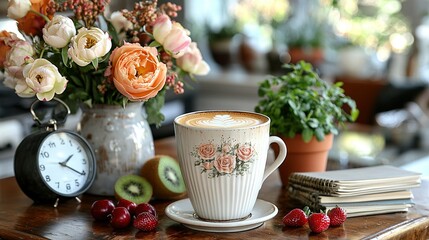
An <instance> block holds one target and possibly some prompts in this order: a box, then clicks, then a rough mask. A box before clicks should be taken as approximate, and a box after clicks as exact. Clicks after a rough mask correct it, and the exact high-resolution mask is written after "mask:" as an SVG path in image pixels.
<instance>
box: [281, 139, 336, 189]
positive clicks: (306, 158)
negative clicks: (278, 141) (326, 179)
mask: <svg viewBox="0 0 429 240" xmlns="http://www.w3.org/2000/svg"><path fill="white" fill-rule="evenodd" d="M280 138H282V139H283V141H284V142H285V143H286V146H287V149H288V153H287V157H286V160H285V161H284V162H283V163H282V165H280V167H279V171H280V178H281V181H282V184H283V186H284V187H286V186H287V184H288V179H289V175H290V174H291V173H292V172H324V171H325V170H326V165H327V162H328V153H329V150H330V149H331V147H332V144H333V140H334V136H333V134H329V135H326V136H325V140H324V141H322V142H319V141H317V139H316V138H313V139H312V140H311V141H310V142H308V143H306V142H304V141H303V140H302V137H301V135H296V136H295V137H294V138H285V137H282V136H280ZM273 150H274V152H275V154H276V156H277V154H278V149H277V148H276V146H275V145H274V146H273Z"/></svg>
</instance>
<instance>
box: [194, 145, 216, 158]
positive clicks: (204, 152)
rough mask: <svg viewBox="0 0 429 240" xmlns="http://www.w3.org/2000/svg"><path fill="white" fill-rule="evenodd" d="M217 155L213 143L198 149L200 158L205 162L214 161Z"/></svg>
mask: <svg viewBox="0 0 429 240" xmlns="http://www.w3.org/2000/svg"><path fill="white" fill-rule="evenodd" d="M215 153H216V149H215V146H214V145H213V144H212V143H205V144H201V145H200V146H199V147H198V156H199V157H200V158H201V159H203V160H210V159H213V158H214V156H215Z"/></svg>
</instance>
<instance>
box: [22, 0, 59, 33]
mask: <svg viewBox="0 0 429 240" xmlns="http://www.w3.org/2000/svg"><path fill="white" fill-rule="evenodd" d="M30 1H31V10H32V11H34V12H38V13H41V14H43V15H45V16H47V17H48V18H49V19H52V18H53V17H54V15H53V14H52V13H48V9H49V2H50V1H51V0H30ZM34 12H28V13H27V15H25V16H24V17H23V18H20V19H18V29H19V30H21V31H23V32H24V33H25V34H27V35H30V36H42V29H43V27H44V26H45V24H46V21H45V19H43V17H42V16H39V15H37V14H36V13H34Z"/></svg>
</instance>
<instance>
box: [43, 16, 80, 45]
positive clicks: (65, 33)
mask: <svg viewBox="0 0 429 240" xmlns="http://www.w3.org/2000/svg"><path fill="white" fill-rule="evenodd" d="M75 35H76V28H75V26H74V24H73V21H72V20H71V19H70V18H68V17H64V16H61V15H55V16H54V18H53V19H52V20H51V21H50V22H49V23H47V24H46V25H45V27H44V28H43V39H44V40H45V42H46V43H47V44H49V45H51V46H52V47H55V48H63V47H65V46H67V44H68V43H69V42H70V39H71V38H72V37H73V36H75Z"/></svg>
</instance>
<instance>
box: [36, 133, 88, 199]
mask: <svg viewBox="0 0 429 240" xmlns="http://www.w3.org/2000/svg"><path fill="white" fill-rule="evenodd" d="M38 165H39V172H40V175H41V177H42V180H43V181H44V182H45V183H46V184H47V185H48V186H49V187H50V188H51V189H52V190H53V191H54V192H56V193H58V194H60V195H62V196H75V195H76V194H77V193H81V190H82V189H84V188H86V187H87V186H88V184H89V183H88V182H89V181H90V179H91V177H92V176H93V174H95V173H94V159H93V157H92V154H91V152H90V150H89V149H88V146H87V144H86V142H84V141H83V140H82V139H81V138H79V137H77V136H76V135H74V134H70V133H67V132H55V133H52V134H50V135H48V136H47V137H46V138H45V139H44V140H43V142H42V144H41V146H40V149H39V152H38Z"/></svg>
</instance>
